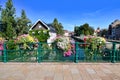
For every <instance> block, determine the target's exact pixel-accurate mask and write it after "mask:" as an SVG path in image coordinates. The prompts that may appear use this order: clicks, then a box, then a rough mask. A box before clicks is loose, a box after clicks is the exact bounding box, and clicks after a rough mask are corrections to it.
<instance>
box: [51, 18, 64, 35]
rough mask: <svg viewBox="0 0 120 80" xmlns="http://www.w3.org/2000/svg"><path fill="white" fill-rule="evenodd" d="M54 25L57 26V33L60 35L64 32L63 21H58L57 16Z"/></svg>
mask: <svg viewBox="0 0 120 80" xmlns="http://www.w3.org/2000/svg"><path fill="white" fill-rule="evenodd" d="M52 25H53V27H54V28H55V30H56V33H57V34H59V35H63V34H64V30H63V26H62V24H61V23H59V22H58V20H57V18H55V19H54V21H53V23H52Z"/></svg>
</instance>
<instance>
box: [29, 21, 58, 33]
mask: <svg viewBox="0 0 120 80" xmlns="http://www.w3.org/2000/svg"><path fill="white" fill-rule="evenodd" d="M39 22H40V23H42V25H44V26H45V27H46V28H47V29H48V30H49V31H50V32H54V33H56V30H55V28H54V27H53V26H52V24H46V23H45V22H43V21H42V20H40V19H38V20H37V21H36V22H35V24H34V25H33V26H32V27H31V28H30V29H29V30H32V29H33V28H34V27H35V25H37V24H38V23H39Z"/></svg>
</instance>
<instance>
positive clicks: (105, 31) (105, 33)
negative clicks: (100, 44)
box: [100, 29, 108, 37]
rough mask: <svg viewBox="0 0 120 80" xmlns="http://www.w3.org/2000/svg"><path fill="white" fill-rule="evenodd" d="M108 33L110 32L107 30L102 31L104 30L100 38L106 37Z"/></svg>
mask: <svg viewBox="0 0 120 80" xmlns="http://www.w3.org/2000/svg"><path fill="white" fill-rule="evenodd" d="M107 33H108V30H107V29H102V30H101V31H100V36H101V37H105V36H106V35H107Z"/></svg>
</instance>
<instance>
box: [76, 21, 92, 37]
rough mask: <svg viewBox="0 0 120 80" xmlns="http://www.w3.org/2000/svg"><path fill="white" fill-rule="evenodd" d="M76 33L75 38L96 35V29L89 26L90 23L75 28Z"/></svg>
mask: <svg viewBox="0 0 120 80" xmlns="http://www.w3.org/2000/svg"><path fill="white" fill-rule="evenodd" d="M74 32H75V36H80V35H81V34H84V35H92V34H93V33H94V29H93V28H92V27H91V26H89V24H88V23H85V24H83V25H81V26H75V27H74Z"/></svg>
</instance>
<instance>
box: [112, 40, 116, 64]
mask: <svg viewBox="0 0 120 80" xmlns="http://www.w3.org/2000/svg"><path fill="white" fill-rule="evenodd" d="M115 53H116V43H115V42H113V52H112V63H115V62H116V61H115V57H116V56H115Z"/></svg>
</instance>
